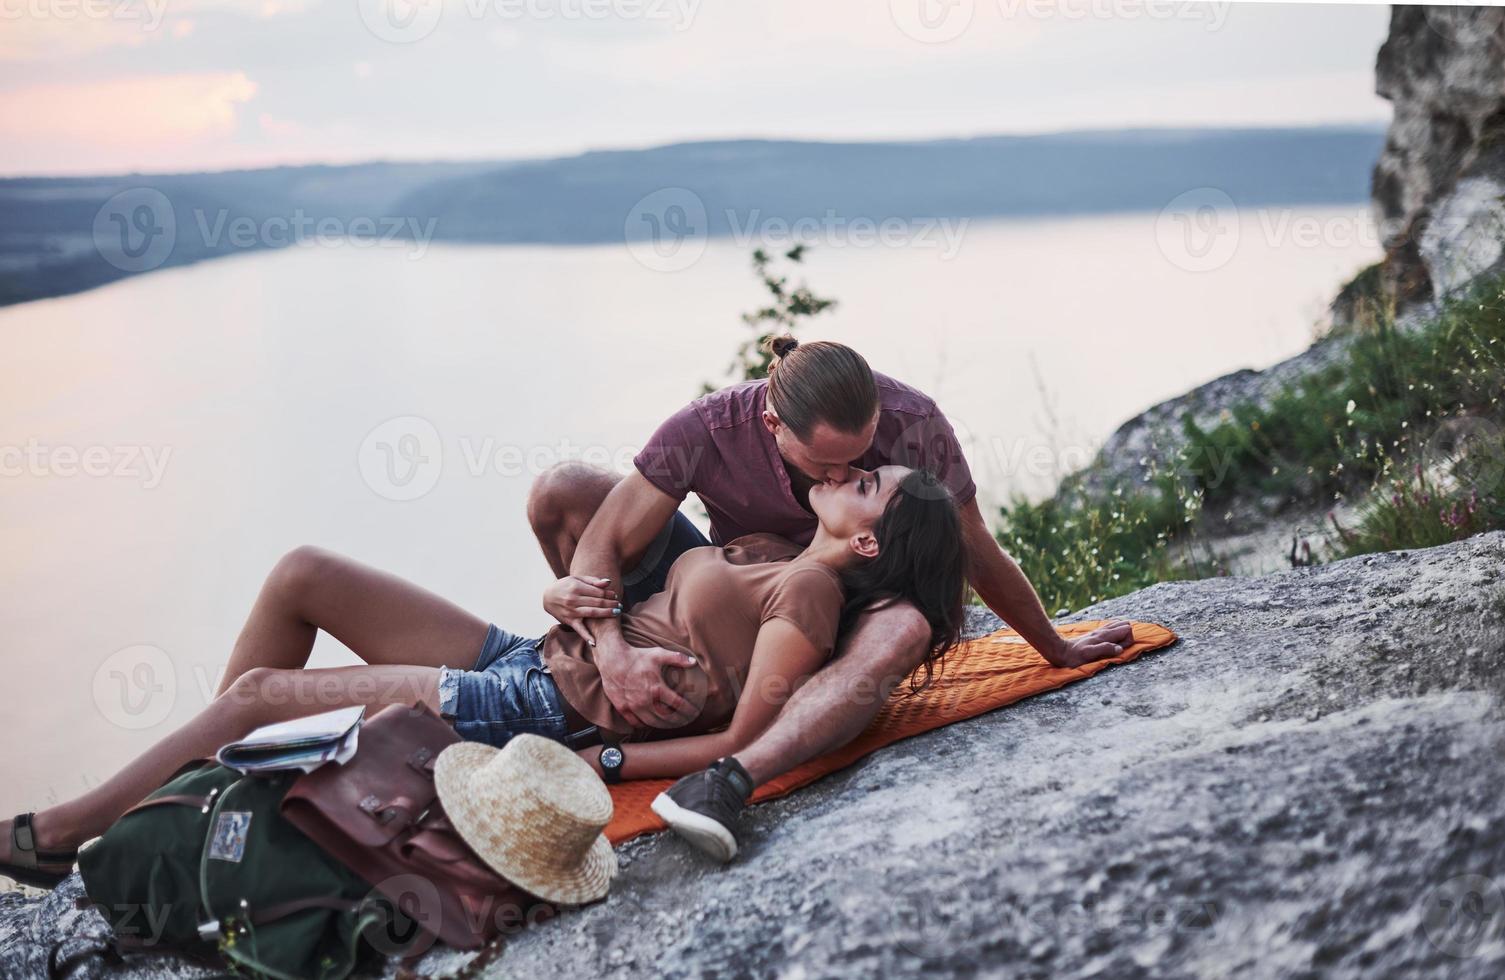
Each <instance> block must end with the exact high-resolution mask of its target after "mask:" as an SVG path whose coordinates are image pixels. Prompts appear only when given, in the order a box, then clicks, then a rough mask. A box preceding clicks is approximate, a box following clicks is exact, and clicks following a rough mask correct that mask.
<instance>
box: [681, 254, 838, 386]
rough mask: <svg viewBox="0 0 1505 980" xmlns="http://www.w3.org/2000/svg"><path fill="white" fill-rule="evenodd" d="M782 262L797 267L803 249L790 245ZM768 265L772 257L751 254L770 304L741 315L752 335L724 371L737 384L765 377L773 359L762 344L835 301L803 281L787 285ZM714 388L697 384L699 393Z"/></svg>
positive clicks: (791, 330) (802, 256)
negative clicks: (820, 294)
mask: <svg viewBox="0 0 1505 980" xmlns="http://www.w3.org/2000/svg"><path fill="white" fill-rule="evenodd" d="M784 259H785V260H787V261H788V262H790V263H792V264H794V265H799V264H800V263H801V262H803V261H804V260H805V246H804V245H796V246H794V247H793V248H791V249H790V250H789V251H787V252H785V253H784ZM772 262H773V259H772V257H771V256H770V255H769V254H768V253H767V252H765V251H763V250H762V249H761V248H760V249H755V250H754V251H753V254H752V264H753V271H754V272H755V273H757V276H758V280H759V281H760V282H762V283H763V288H764V289H767V290H768V293H769V296H770V297H771V301H770V302H769V304H768V305H767V306H763V307H759V308H758V309H756V310H753V311H752V312H751V313H744V314H742V322H743V324H745V325H746V326H747V328H748V329H749V330H751V331H753V334H754V335H753V336H752V337H751V338H749V339H747V340H744V341H743V342H742V346H740V347H738V348H737V355H736V357H734V358H733V359H732V363H731V365H730V366H729V368H728V369H727V370H728V372H729V373H730V375H731V376H732V377H733V378H735V379H736V380H737V381H756V380H757V379H759V378H766V377H768V368H769V366H770V365H771V364H772V363H773V357H772V356H771V355H770V354H769V353H768V352H767V351H765V350H764V349H763V345H764V344H766V343H767V342H768V341H769V339H770V338H772V337H777V336H779V335H780V334H786V333H787V334H791V335H793V334H794V333H795V332H796V331H797V330H798V328H799V327H800V326H801V325H802V324H803V322H804V321H805V320H808V319H811V318H812V317H816V316H819V315H820V314H822V313H824V312H826V311H827V310H829V309H831V308H832V307H834V306H835V305H836V300H834V299H825V298H823V297H820V296H817V295H815V293H814V292H812V291H811V289H810V287H809V286H807V285H805V284H804V283H803V282H802V283H800V284H799V285H797V286H790V285H789V277H788V276H785V275H778V274H776V273H775V272H774V271H773V270H772V269H770V265H771V264H772ZM718 387H720V386H719V385H713V384H711V383H709V382H706V383H705V384H703V385H701V393H702V394H709V393H710V392H712V391H715V390H716V389H717V388H718Z"/></svg>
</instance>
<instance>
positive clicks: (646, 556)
mask: <svg viewBox="0 0 1505 980" xmlns="http://www.w3.org/2000/svg"><path fill="white" fill-rule="evenodd" d="M710 543H711V541H710V539H709V538H707V537H706V536H705V535H704V534H701V533H700V528H698V527H696V526H695V525H694V523H693V522H691V520H690V519H689V518H688V517H686V516H685V515H684V514H683V513H681V512H680V511H675V512H674V517H673V519H672V520H670V521H669V523H668V524H665V525H664V529H663V530H662V531H660V532H658V537H656V538H654V539H653V543H652V544H650V545H649V546H648V550H647V551H646V552H644V553H643V560H642V561H640V562H638V567H637V568H634V569H633V570H632V571H630V572H627V573H625V574H624V575H623V576H622V592H623V594H624V597H625V598H626V600H627V606H626V607H627V608H628V609H631V608H632V607H633V606H635V605H637V604H638V603H640V602H642V601H643V600H644V599H646V598H648V597H649V596H651V595H653V594H654V593H655V592H662V591H664V585H665V584H666V583H668V581H669V567H670V566H671V565H673V564H674V561H675V559H677V558H678V557H679V556H680V555H682V554H684V553H685V552H686V551H689V550H690V549H691V548H703V547H705V546H706V545H708V544H710Z"/></svg>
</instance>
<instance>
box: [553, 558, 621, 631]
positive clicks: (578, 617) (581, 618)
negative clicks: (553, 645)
mask: <svg viewBox="0 0 1505 980" xmlns="http://www.w3.org/2000/svg"><path fill="white" fill-rule="evenodd" d="M543 608H544V612H546V613H548V614H549V615H550V616H553V617H554V618H555V619H557V620H559V621H560V622H561V623H563V624H564V625H566V626H568V627H569V628H570V629H572V630H574V631H575V632H576V633H579V634H580V635H581V636H582V637H584V638H585V642H587V643H589V644H590V645H591V646H595V645H596V637H595V634H593V633H591V632H590V629H589V624H588V623H586V620H587V619H603V618H607V617H611V616H620V615H621V614H622V603H621V600H619V599H618V598H617V594H616V593H615V592H613V591H612V589H611V579H609V578H594V577H591V576H586V575H566V576H565V577H564V578H562V579H559V580H557V581H555V582H554V584H552V585H550V586H549V587H548V588H547V589H544V591H543Z"/></svg>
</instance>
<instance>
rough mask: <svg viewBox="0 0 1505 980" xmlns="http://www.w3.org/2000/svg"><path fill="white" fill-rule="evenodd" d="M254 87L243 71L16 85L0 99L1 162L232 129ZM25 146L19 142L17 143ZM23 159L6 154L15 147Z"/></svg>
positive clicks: (112, 149) (167, 143) (144, 147)
mask: <svg viewBox="0 0 1505 980" xmlns="http://www.w3.org/2000/svg"><path fill="white" fill-rule="evenodd" d="M255 95H256V83H255V82H253V81H252V80H251V79H250V78H249V77H247V76H246V74H245V73H244V72H219V73H212V74H181V75H162V76H153V77H145V78H116V79H110V80H107V81H101V82H89V83H81V84H65V85H33V86H21V87H19V88H14V89H10V90H9V91H7V92H6V94H5V98H4V99H3V100H0V147H7V148H8V149H6V150H0V167H4V169H6V170H10V171H16V170H28V171H34V169H35V167H36V165H37V164H43V165H45V163H46V162H48V161H50V160H52V159H56V158H64V159H66V158H70V157H71V158H74V159H77V158H79V157H87V156H89V155H90V154H93V153H105V154H108V155H109V156H111V157H114V158H116V159H122V160H126V159H131V158H133V157H134V158H137V159H144V158H147V157H155V156H158V155H160V154H161V153H162V151H164V150H168V151H171V150H173V149H174V148H182V147H184V146H191V145H201V144H203V143H205V142H208V141H212V140H218V139H223V138H225V137H229V136H231V135H233V134H234V132H235V129H236V126H237V124H238V117H239V112H240V107H241V106H243V105H244V104H246V103H248V102H250V101H251V100H252V99H253V98H254V97H255ZM23 147H24V148H25V149H24V150H22V149H21V148H23ZM18 152H20V153H24V154H25V156H26V157H27V158H28V159H24V160H22V159H8V158H9V157H11V156H12V154H15V153H18Z"/></svg>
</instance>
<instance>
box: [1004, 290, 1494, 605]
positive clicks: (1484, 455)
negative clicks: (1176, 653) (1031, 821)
mask: <svg viewBox="0 0 1505 980" xmlns="http://www.w3.org/2000/svg"><path fill="white" fill-rule="evenodd" d="M1349 329H1350V330H1351V335H1350V338H1351V339H1349V341H1348V348H1347V351H1346V353H1345V354H1344V356H1342V357H1340V358H1339V359H1338V360H1337V361H1336V362H1335V363H1333V364H1331V365H1329V366H1328V367H1326V368H1324V369H1322V370H1320V371H1318V372H1316V373H1315V374H1313V375H1310V376H1308V377H1307V378H1305V379H1303V380H1302V381H1300V382H1298V383H1296V384H1294V385H1291V386H1289V387H1287V388H1285V389H1283V390H1281V391H1279V392H1277V393H1276V394H1275V395H1274V396H1273V397H1272V398H1270V399H1269V402H1268V403H1267V404H1264V405H1257V404H1252V403H1244V404H1239V405H1234V406H1231V407H1230V408H1228V409H1227V410H1226V411H1225V412H1224V413H1223V414H1222V417H1221V418H1220V419H1219V421H1218V422H1217V424H1215V425H1212V426H1209V427H1207V428H1203V427H1201V426H1199V425H1198V424H1197V423H1196V421H1195V420H1194V419H1193V418H1192V417H1191V416H1190V415H1188V416H1186V417H1184V418H1183V419H1182V427H1183V432H1184V435H1185V437H1186V438H1185V443H1184V445H1183V447H1182V448H1181V449H1180V450H1179V451H1178V453H1177V454H1176V455H1175V456H1174V457H1173V458H1172V459H1171V460H1170V462H1169V464H1168V466H1167V467H1162V468H1155V467H1154V465H1153V464H1152V469H1151V472H1150V474H1149V476H1148V477H1147V478H1146V480H1145V482H1144V483H1143V484H1141V485H1137V486H1118V487H1115V488H1113V489H1112V490H1111V491H1110V492H1109V493H1107V494H1106V495H1099V496H1096V497H1093V496H1090V495H1088V494H1086V493H1085V492H1083V491H1082V490H1081V488H1080V484H1079V482H1077V481H1068V482H1067V483H1065V484H1063V486H1062V488H1061V490H1059V491H1058V492H1057V494H1056V495H1055V496H1054V497H1052V498H1051V499H1049V500H1047V501H1045V502H1043V503H1039V504H1033V503H1029V502H1026V501H1023V500H1015V501H1014V502H1013V503H1012V504H1010V505H1009V506H1007V507H1004V508H1003V510H1002V518H1003V520H1002V529H1001V530H1000V532H999V534H998V539H999V542H1000V543H1001V544H1003V545H1004V547H1005V548H1007V549H1008V550H1009V551H1010V553H1011V554H1013V556H1014V558H1015V560H1016V561H1018V562H1019V564H1020V566H1021V567H1022V568H1023V569H1024V571H1025V573H1026V574H1027V575H1029V577H1030V580H1031V581H1032V582H1033V583H1034V584H1035V587H1036V588H1037V590H1038V591H1039V592H1040V595H1041V598H1042V599H1043V600H1044V601H1045V602H1046V605H1047V608H1048V609H1050V610H1070V609H1077V608H1081V607H1082V606H1084V605H1088V604H1090V603H1092V602H1096V601H1099V600H1101V599H1104V598H1109V597H1111V596H1115V595H1122V594H1124V593H1127V592H1131V591H1134V590H1136V589H1139V588H1143V587H1144V586H1146V585H1149V584H1152V583H1154V582H1159V581H1165V580H1167V579H1172V578H1195V577H1204V576H1206V575H1209V574H1216V573H1218V572H1220V571H1222V569H1220V568H1219V563H1218V562H1217V560H1216V559H1215V558H1214V557H1212V556H1210V555H1208V554H1206V548H1205V546H1201V547H1200V548H1199V545H1198V523H1199V522H1198V518H1199V517H1200V514H1201V511H1202V509H1203V508H1204V507H1216V508H1218V509H1221V508H1222V505H1224V504H1227V503H1230V502H1231V501H1233V500H1234V499H1235V498H1241V499H1246V500H1247V499H1249V498H1250V497H1258V498H1262V499H1269V498H1272V497H1273V498H1275V500H1276V501H1277V502H1278V503H1281V504H1283V503H1287V502H1291V503H1306V504H1311V503H1314V502H1325V501H1335V500H1341V499H1344V498H1346V497H1361V498H1362V500H1363V503H1362V505H1361V507H1360V512H1359V513H1360V516H1359V519H1358V524H1357V526H1355V527H1351V528H1346V527H1340V526H1338V524H1337V522H1336V519H1334V521H1333V530H1332V532H1331V533H1330V535H1329V537H1328V541H1327V543H1326V544H1327V547H1326V549H1325V550H1326V552H1327V553H1326V555H1325V556H1324V557H1327V558H1337V557H1348V556H1350V555H1355V554H1365V553H1368V552H1373V551H1384V550H1394V549H1404V548H1422V547H1429V546H1432V545H1437V544H1444V543H1447V542H1450V541H1456V540H1460V539H1462V538H1465V537H1469V536H1470V535H1473V534H1477V533H1480V532H1481V531H1487V530H1492V529H1495V528H1502V527H1505V502H1502V498H1505V405H1502V398H1505V279H1501V280H1495V281H1493V282H1490V283H1487V284H1485V285H1482V286H1480V287H1478V288H1476V289H1475V290H1474V291H1472V292H1470V293H1469V294H1467V295H1465V296H1462V297H1460V298H1457V299H1455V300H1452V301H1451V302H1449V303H1447V304H1446V305H1445V306H1444V307H1443V308H1442V310H1441V311H1440V312H1439V314H1438V315H1437V316H1436V317H1435V318H1434V319H1433V320H1431V321H1429V322H1427V323H1425V324H1422V325H1419V326H1417V327H1414V328H1412V329H1409V330H1401V329H1399V328H1398V327H1397V325H1396V323H1395V320H1394V317H1393V316H1391V315H1388V314H1386V313H1383V312H1374V313H1373V314H1372V315H1370V316H1367V317H1366V318H1365V320H1364V322H1363V323H1362V324H1359V325H1356V326H1353V327H1350V328H1349ZM1199 551H1200V553H1199Z"/></svg>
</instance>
